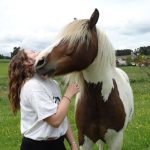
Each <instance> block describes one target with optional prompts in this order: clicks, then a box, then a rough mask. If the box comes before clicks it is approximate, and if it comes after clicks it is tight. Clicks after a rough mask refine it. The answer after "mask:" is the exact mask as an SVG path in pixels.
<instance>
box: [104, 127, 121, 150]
mask: <svg viewBox="0 0 150 150" xmlns="http://www.w3.org/2000/svg"><path fill="white" fill-rule="evenodd" d="M105 140H106V143H107V145H108V149H109V150H121V147H122V144H123V130H120V131H119V132H116V131H115V130H113V129H108V130H107V132H106V134H105Z"/></svg>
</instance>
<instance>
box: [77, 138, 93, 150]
mask: <svg viewBox="0 0 150 150" xmlns="http://www.w3.org/2000/svg"><path fill="white" fill-rule="evenodd" d="M93 144H94V143H93V142H92V141H91V140H90V139H89V138H88V137H87V136H84V143H83V145H82V146H80V150H92V147H93Z"/></svg>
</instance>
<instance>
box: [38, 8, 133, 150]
mask: <svg viewBox="0 0 150 150" xmlns="http://www.w3.org/2000/svg"><path fill="white" fill-rule="evenodd" d="M98 19H99V11H98V10H97V9H95V11H94V12H93V14H92V15H91V17H90V19H82V20H74V21H73V22H71V23H69V24H68V25H67V26H66V27H65V28H64V29H63V30H62V31H61V32H60V34H58V35H59V36H58V38H57V40H56V42H54V43H53V44H52V45H50V46H49V47H48V48H46V49H45V50H43V51H42V52H41V53H40V54H39V56H38V57H37V59H36V62H35V70H36V72H37V73H38V74H39V75H48V76H57V75H66V74H67V75H68V78H69V82H77V83H78V84H79V85H80V88H81V91H80V93H78V94H77V97H76V109H75V119H76V124H77V129H78V142H79V145H80V148H81V149H82V150H91V149H92V146H93V144H94V143H98V144H99V150H102V149H103V144H105V143H106V144H107V145H108V149H109V150H121V148H122V143H123V132H124V129H125V128H126V127H127V124H128V122H129V121H130V120H131V118H132V114H133V110H134V106H133V94H132V89H131V87H130V83H129V79H128V76H127V74H126V73H125V72H124V71H122V70H121V69H119V68H116V58H115V50H114V48H113V46H112V44H111V42H110V41H109V39H108V37H107V35H106V34H105V32H104V31H103V30H102V29H98V28H97V27H96V24H97V21H98Z"/></svg>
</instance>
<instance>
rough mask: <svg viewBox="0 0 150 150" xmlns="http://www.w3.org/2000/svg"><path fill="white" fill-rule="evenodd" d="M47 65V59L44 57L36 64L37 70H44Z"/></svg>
mask: <svg viewBox="0 0 150 150" xmlns="http://www.w3.org/2000/svg"><path fill="white" fill-rule="evenodd" d="M45 63H46V59H45V57H42V58H41V59H40V60H39V61H38V62H37V64H36V69H39V68H42V67H43V66H44V65H45Z"/></svg>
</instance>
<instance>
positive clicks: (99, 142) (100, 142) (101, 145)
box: [97, 140, 104, 150]
mask: <svg viewBox="0 0 150 150" xmlns="http://www.w3.org/2000/svg"><path fill="white" fill-rule="evenodd" d="M97 144H98V145H99V150H103V145H104V142H103V141H101V140H99V141H98V142H97Z"/></svg>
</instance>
